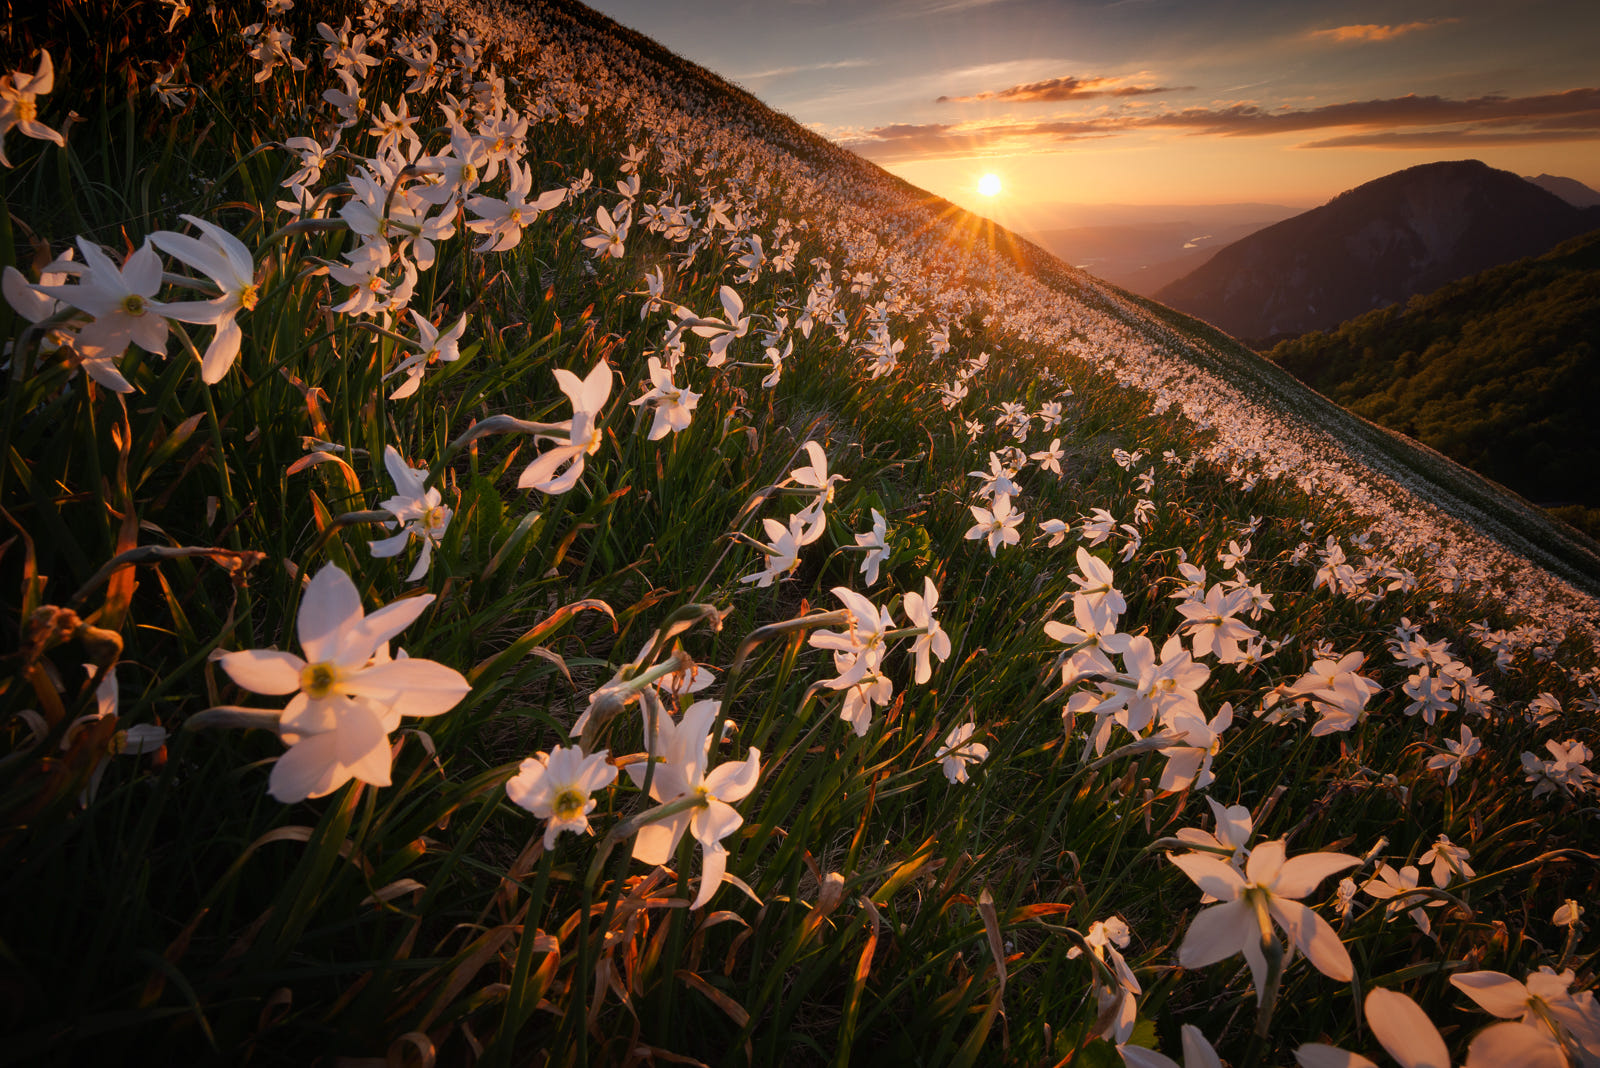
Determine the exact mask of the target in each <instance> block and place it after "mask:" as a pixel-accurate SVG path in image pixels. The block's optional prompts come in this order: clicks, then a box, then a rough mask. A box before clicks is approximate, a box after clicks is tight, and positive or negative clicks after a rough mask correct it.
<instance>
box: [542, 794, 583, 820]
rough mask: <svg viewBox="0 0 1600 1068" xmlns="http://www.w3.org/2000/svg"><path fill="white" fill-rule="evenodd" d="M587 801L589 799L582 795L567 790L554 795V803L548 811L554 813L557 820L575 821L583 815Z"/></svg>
mask: <svg viewBox="0 0 1600 1068" xmlns="http://www.w3.org/2000/svg"><path fill="white" fill-rule="evenodd" d="M588 801H589V799H588V798H587V797H585V796H584V795H583V794H581V793H579V792H578V791H576V790H573V789H571V788H568V789H566V790H562V791H561V792H560V793H559V794H556V799H555V803H554V804H552V805H551V806H550V811H551V812H554V813H555V816H556V819H558V820H572V819H577V818H578V817H579V816H581V815H583V811H584V807H585V805H587V803H588Z"/></svg>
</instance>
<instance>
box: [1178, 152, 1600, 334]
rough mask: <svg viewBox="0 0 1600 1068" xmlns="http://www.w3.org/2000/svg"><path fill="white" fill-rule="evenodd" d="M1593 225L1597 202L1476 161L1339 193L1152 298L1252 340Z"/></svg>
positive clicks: (1430, 285)
mask: <svg viewBox="0 0 1600 1068" xmlns="http://www.w3.org/2000/svg"><path fill="white" fill-rule="evenodd" d="M1596 227H1600V209H1597V208H1578V207H1574V206H1573V205H1571V204H1568V203H1567V202H1566V201H1564V200H1562V199H1561V198H1560V197H1558V196H1556V195H1554V194H1553V193H1550V192H1548V191H1546V190H1545V189H1541V188H1539V187H1538V186H1535V185H1533V184H1532V183H1530V182H1528V181H1526V180H1525V179H1522V178H1519V177H1518V176H1517V175H1515V174H1512V173H1510V172H1509V171H1500V170H1495V169H1493V168H1491V167H1489V166H1487V165H1485V164H1483V163H1479V162H1478V161H1476V160H1466V161H1462V162H1451V163H1431V164H1425V165H1423V166H1420V167H1412V168H1410V169H1408V170H1404V171H1399V172H1396V173H1395V174H1390V175H1387V176H1385V177H1383V178H1379V179H1377V180H1375V181H1372V182H1368V183H1367V184H1365V185H1362V186H1358V187H1357V188H1355V189H1352V190H1350V191H1348V192H1345V193H1341V194H1340V195H1339V196H1337V197H1335V198H1334V199H1333V200H1331V201H1329V202H1328V203H1327V204H1324V205H1323V206H1322V207H1320V208H1314V209H1312V210H1311V211H1308V212H1306V213H1304V214H1302V215H1297V216H1295V217H1294V218H1292V219H1286V220H1284V221H1283V222H1281V223H1278V224H1276V225H1274V226H1269V227H1267V228H1266V229H1265V230H1260V231H1258V232H1256V233H1254V234H1251V235H1250V236H1248V237H1245V238H1242V239H1240V240H1239V241H1236V242H1234V243H1233V244H1232V245H1229V246H1228V247H1227V248H1224V249H1222V250H1221V251H1219V252H1218V253H1217V254H1216V255H1215V256H1214V257H1212V259H1211V260H1210V261H1209V262H1207V263H1206V264H1205V265H1204V266H1202V267H1200V268H1198V269H1197V270H1195V271H1193V272H1191V273H1190V274H1188V275H1186V276H1184V277H1183V278H1180V279H1179V280H1178V281H1176V282H1173V283H1172V284H1171V285H1168V286H1166V287H1165V288H1163V289H1162V290H1160V291H1159V292H1158V293H1157V294H1156V299H1157V300H1160V301H1161V302H1163V303H1165V304H1169V305H1171V306H1172V307H1174V308H1177V309H1178V310H1180V311H1184V312H1188V313H1189V314H1191V315H1195V316H1198V317H1199V318H1202V319H1205V320H1207V321H1208V322H1211V323H1213V324H1214V325H1216V326H1218V327H1220V328H1221V329H1223V330H1226V331H1227V332H1228V333H1230V334H1233V335H1234V336H1236V337H1240V338H1243V339H1246V340H1252V341H1262V340H1268V339H1271V338H1275V337H1285V336H1292V335H1295V334H1301V333H1304V332H1306V331H1308V330H1320V329H1325V328H1327V327H1331V326H1334V325H1336V324H1338V323H1341V322H1343V321H1344V320H1346V319H1350V318H1353V317H1354V316H1357V315H1360V314H1362V313H1363V312H1367V311H1371V310H1372V309H1374V308H1381V307H1385V306H1387V305H1389V304H1394V303H1398V302H1400V301H1403V300H1405V299H1407V298H1408V297H1410V296H1412V295H1413V294H1416V293H1425V292H1428V291H1430V290H1433V289H1437V288H1438V287H1440V286H1442V285H1444V284H1446V283H1448V282H1451V281H1454V280H1455V279H1457V278H1462V277H1465V276H1466V275H1469V274H1474V273H1476V272H1478V271H1481V270H1485V269H1487V268H1489V267H1493V266H1495V265H1497V264H1500V263H1506V262H1508V261H1510V260H1514V259H1519V258H1521V257H1524V256H1530V255H1536V254H1538V253H1541V252H1543V251H1545V250H1546V249H1548V248H1550V247H1551V246H1553V245H1555V244H1556V243H1557V242H1559V241H1562V240H1565V239H1566V238H1569V237H1572V236H1574V235H1577V234H1580V233H1584V232H1586V231H1588V230H1591V229H1594V228H1596Z"/></svg>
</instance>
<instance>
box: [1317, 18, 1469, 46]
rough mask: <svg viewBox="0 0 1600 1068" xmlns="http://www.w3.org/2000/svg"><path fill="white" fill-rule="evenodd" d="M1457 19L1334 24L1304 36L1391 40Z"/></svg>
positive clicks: (1343, 41)
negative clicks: (1390, 23) (1349, 24)
mask: <svg viewBox="0 0 1600 1068" xmlns="http://www.w3.org/2000/svg"><path fill="white" fill-rule="evenodd" d="M1459 21H1460V20H1459V19H1424V20H1422V21H1420V22H1402V23H1399V24H1398V25H1393V26H1379V25H1377V24H1376V23H1371V22H1367V23H1362V24H1361V25H1356V26H1335V27H1334V28H1333V29H1331V30H1312V31H1311V32H1310V33H1309V34H1307V35H1306V36H1308V37H1310V38H1312V39H1313V40H1315V39H1318V38H1322V39H1326V40H1329V41H1333V42H1334V43H1336V44H1348V43H1350V42H1351V41H1392V40H1393V39H1394V38H1396V37H1400V36H1402V35H1403V34H1407V33H1415V32H1416V31H1418V30H1431V29H1433V28H1434V27H1435V26H1447V25H1449V24H1450V23H1452V22H1459Z"/></svg>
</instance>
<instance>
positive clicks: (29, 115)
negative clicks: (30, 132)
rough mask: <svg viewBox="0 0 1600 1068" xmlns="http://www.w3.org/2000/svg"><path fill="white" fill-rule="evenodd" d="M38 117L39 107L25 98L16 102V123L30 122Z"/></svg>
mask: <svg viewBox="0 0 1600 1068" xmlns="http://www.w3.org/2000/svg"><path fill="white" fill-rule="evenodd" d="M38 117H39V105H38V104H36V103H34V102H33V101H32V100H29V99H27V98H26V97H24V98H22V99H19V100H18V101H17V122H19V123H23V122H32V121H33V120H34V119H37V118H38Z"/></svg>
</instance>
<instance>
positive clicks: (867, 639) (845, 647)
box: [806, 586, 894, 690]
mask: <svg viewBox="0 0 1600 1068" xmlns="http://www.w3.org/2000/svg"><path fill="white" fill-rule="evenodd" d="M833 595H834V596H835V597H837V598H838V599H839V600H840V602H841V603H843V605H844V607H845V610H846V611H847V612H849V614H850V623H849V629H848V630H847V631H846V632H845V633H843V634H840V633H838V632H836V631H831V630H814V631H812V632H811V636H810V637H809V638H807V639H806V641H807V643H808V644H810V645H811V646H812V647H814V648H817V649H830V650H832V651H834V652H835V653H843V654H845V655H846V656H851V657H854V658H855V659H854V660H853V661H852V662H851V664H850V667H849V669H848V670H845V671H842V672H841V673H840V675H839V677H838V678H836V679H830V680H828V682H827V684H826V685H827V686H828V688H829V689H834V690H843V689H847V688H848V687H851V686H854V685H855V684H857V683H858V682H860V681H861V680H862V679H863V678H865V677H866V676H868V675H875V674H877V671H878V668H879V667H880V666H881V665H882V664H883V654H884V653H885V652H886V651H887V649H888V646H887V644H886V643H887V641H888V634H889V632H890V631H891V630H893V629H894V617H893V616H892V615H891V614H890V613H889V609H888V608H886V607H879V606H877V605H874V604H873V603H872V602H871V601H870V600H868V599H867V598H866V597H864V596H862V595H861V594H859V593H857V592H856V591H855V590H852V589H851V588H850V587H848V586H835V587H834V588H833Z"/></svg>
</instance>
